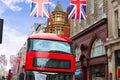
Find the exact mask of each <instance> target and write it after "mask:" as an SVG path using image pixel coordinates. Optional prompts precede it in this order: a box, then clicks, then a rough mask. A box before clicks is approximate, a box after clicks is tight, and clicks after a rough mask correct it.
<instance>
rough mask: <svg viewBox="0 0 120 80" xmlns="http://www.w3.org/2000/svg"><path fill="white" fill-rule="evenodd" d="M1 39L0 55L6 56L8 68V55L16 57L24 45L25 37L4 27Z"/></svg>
mask: <svg viewBox="0 0 120 80" xmlns="http://www.w3.org/2000/svg"><path fill="white" fill-rule="evenodd" d="M2 38H3V39H2V44H0V55H5V56H6V59H7V63H8V66H9V67H10V63H9V60H10V55H17V53H18V51H19V50H20V48H21V47H22V46H23V44H24V43H25V41H26V39H27V35H23V34H21V33H20V32H18V31H16V30H15V29H13V28H11V27H8V26H4V29H3V37H2ZM8 66H7V67H8Z"/></svg>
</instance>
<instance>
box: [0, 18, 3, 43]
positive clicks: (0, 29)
mask: <svg viewBox="0 0 120 80" xmlns="http://www.w3.org/2000/svg"><path fill="white" fill-rule="evenodd" d="M2 33H3V19H0V43H2Z"/></svg>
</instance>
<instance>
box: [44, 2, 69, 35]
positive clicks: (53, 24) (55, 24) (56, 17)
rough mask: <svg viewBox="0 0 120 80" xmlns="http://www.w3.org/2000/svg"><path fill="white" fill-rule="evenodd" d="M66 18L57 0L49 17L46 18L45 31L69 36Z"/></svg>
mask: <svg viewBox="0 0 120 80" xmlns="http://www.w3.org/2000/svg"><path fill="white" fill-rule="evenodd" d="M66 18H67V17H66V12H64V11H63V9H62V6H61V4H60V1H59V0H58V3H57V5H56V7H55V9H54V11H53V12H52V13H51V14H50V18H48V20H47V27H46V29H45V33H55V34H61V35H64V36H67V37H69V36H70V27H69V25H68V22H67V20H66Z"/></svg>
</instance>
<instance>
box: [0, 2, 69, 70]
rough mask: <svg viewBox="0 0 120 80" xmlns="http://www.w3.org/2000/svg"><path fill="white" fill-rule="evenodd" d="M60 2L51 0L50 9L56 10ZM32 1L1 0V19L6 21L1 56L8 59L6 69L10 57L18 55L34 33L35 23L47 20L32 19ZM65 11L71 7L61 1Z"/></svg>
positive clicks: (42, 22)
mask: <svg viewBox="0 0 120 80" xmlns="http://www.w3.org/2000/svg"><path fill="white" fill-rule="evenodd" d="M57 1H58V0H50V7H51V8H50V9H51V11H53V10H54V8H55V6H56V3H57ZM31 2H32V0H0V18H1V19H4V24H3V36H2V44H0V55H5V56H6V59H7V66H6V69H9V68H10V67H11V66H10V62H9V61H10V55H17V53H18V51H19V50H20V48H21V47H22V46H23V44H24V43H25V41H26V39H27V36H28V35H29V34H30V33H31V32H32V26H33V24H34V23H36V22H37V23H41V24H45V23H46V20H47V18H38V17H31V16H30V12H31ZM60 4H61V5H62V8H63V10H64V11H66V8H67V7H68V6H69V0H60Z"/></svg>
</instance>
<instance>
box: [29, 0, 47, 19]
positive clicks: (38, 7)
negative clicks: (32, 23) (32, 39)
mask: <svg viewBox="0 0 120 80" xmlns="http://www.w3.org/2000/svg"><path fill="white" fill-rule="evenodd" d="M48 7H49V0H32V8H31V13H30V16H34V17H49V12H48V10H47V9H48Z"/></svg>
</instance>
